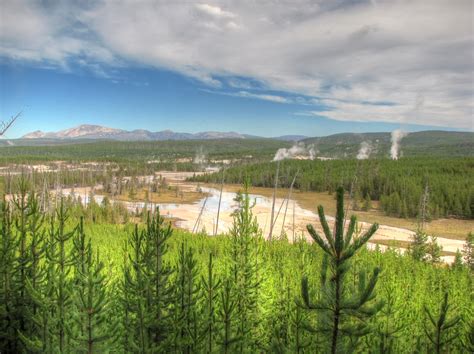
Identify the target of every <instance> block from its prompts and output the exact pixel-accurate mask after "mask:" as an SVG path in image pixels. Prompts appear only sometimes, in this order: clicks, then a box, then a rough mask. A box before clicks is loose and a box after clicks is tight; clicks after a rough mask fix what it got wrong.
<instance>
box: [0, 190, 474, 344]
mask: <svg viewBox="0 0 474 354" xmlns="http://www.w3.org/2000/svg"><path fill="white" fill-rule="evenodd" d="M19 189H20V191H21V192H20V194H19V195H18V196H17V197H16V198H15V199H14V200H13V202H10V203H9V202H6V201H5V200H3V201H2V203H1V205H0V226H1V227H0V233H1V237H2V242H1V244H0V276H1V279H2V287H1V288H0V351H1V352H2V353H23V352H41V353H56V352H60V353H78V352H86V353H104V352H114V353H131V352H134V353H158V352H176V353H197V352H198V353H214V352H219V353H221V352H224V353H250V352H252V353H254V352H277V353H284V352H292V353H327V352H332V353H347V352H353V351H355V352H372V351H376V352H383V353H413V352H422V353H433V352H438V353H444V352H449V353H468V352H472V350H473V348H474V338H473V336H472V333H473V330H474V327H473V326H474V324H473V322H472V316H473V307H472V304H473V302H472V296H471V292H472V273H471V270H470V269H469V265H470V266H471V267H472V259H473V258H472V257H473V256H472V251H473V245H472V237H471V241H470V243H469V244H466V248H465V251H466V252H465V258H464V260H462V259H461V258H458V260H457V262H456V263H455V265H454V266H453V267H451V268H448V267H443V266H436V265H432V264H429V263H426V262H421V261H416V260H414V257H410V256H403V255H400V254H399V253H398V252H395V251H390V250H389V251H386V252H384V253H382V252H380V251H378V250H376V251H367V250H366V249H365V247H364V245H365V243H366V242H367V241H368V240H369V239H370V237H371V236H372V234H373V232H374V231H376V229H377V225H374V226H373V227H372V228H371V230H369V231H368V232H367V233H365V234H363V235H360V234H359V233H358V231H357V227H356V220H355V219H351V221H350V225H349V228H348V231H347V233H345V232H344V229H343V228H342V225H343V223H344V205H343V198H342V193H343V191H342V190H339V191H338V213H337V215H338V219H337V221H336V226H335V230H334V233H333V232H332V231H330V230H329V227H328V226H327V225H326V224H325V221H324V220H325V218H324V211H323V210H322V209H320V211H319V213H320V218H321V220H322V223H323V227H324V229H325V233H324V235H319V234H317V233H316V232H315V231H314V229H312V227H308V230H309V231H310V233H311V235H312V237H313V239H314V241H315V242H314V243H307V242H305V241H303V240H300V241H298V242H296V243H295V244H289V243H288V241H287V240H286V239H284V238H282V239H274V240H272V241H264V240H263V238H262V235H261V231H260V229H259V225H257V224H255V221H254V219H253V215H252V208H251V203H250V199H249V198H248V196H247V195H246V194H245V193H243V194H239V198H238V199H237V201H238V203H239V207H238V209H237V210H236V212H235V217H234V223H233V227H232V229H231V231H230V233H229V235H225V236H216V237H208V236H207V235H204V234H200V235H199V234H198V235H191V234H189V233H185V232H180V231H176V230H173V229H171V228H170V226H169V225H168V224H167V222H165V221H164V220H163V219H162V218H161V217H160V216H159V215H148V216H147V215H142V219H143V220H146V222H145V223H140V224H138V225H131V224H125V225H112V224H108V223H107V222H108V221H107V220H108V219H107V218H106V219H102V221H100V223H98V220H96V222H93V221H92V220H94V219H90V218H89V215H90V214H89V210H87V209H81V207H80V206H79V205H75V204H74V203H73V202H72V201H71V200H70V199H69V200H62V202H61V203H59V204H58V208H57V209H56V210H43V209H42V207H41V205H42V204H41V202H40V200H39V199H38V197H37V196H36V195H35V194H33V193H31V192H28V190H29V187H28V185H27V184H26V183H24V181H23V182H22V185H21V186H20V188H19ZM96 213H97V210H96V211H95V213H94V214H96ZM323 240H324V241H323ZM468 262H470V263H468Z"/></svg>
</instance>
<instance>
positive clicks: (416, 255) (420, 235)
mask: <svg viewBox="0 0 474 354" xmlns="http://www.w3.org/2000/svg"><path fill="white" fill-rule="evenodd" d="M408 251H409V253H410V255H411V256H412V257H413V259H414V260H416V261H425V260H426V259H427V253H428V235H427V234H426V232H424V231H423V230H422V229H418V230H417V231H416V232H415V233H414V234H413V240H412V242H411V244H410V248H409V250H408Z"/></svg>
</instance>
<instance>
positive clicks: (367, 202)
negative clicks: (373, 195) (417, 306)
mask: <svg viewBox="0 0 474 354" xmlns="http://www.w3.org/2000/svg"><path fill="white" fill-rule="evenodd" d="M371 209H372V200H370V195H369V194H368V193H367V194H366V195H365V199H364V204H363V206H362V210H363V211H370V210H371Z"/></svg>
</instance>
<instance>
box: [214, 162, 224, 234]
mask: <svg viewBox="0 0 474 354" xmlns="http://www.w3.org/2000/svg"><path fill="white" fill-rule="evenodd" d="M224 173H225V168H222V180H221V190H220V192H219V204H218V205H217V219H216V228H215V230H214V236H216V235H217V232H218V230H219V216H220V213H221V201H222V191H223V189H224Z"/></svg>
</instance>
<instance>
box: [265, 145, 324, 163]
mask: <svg viewBox="0 0 474 354" xmlns="http://www.w3.org/2000/svg"><path fill="white" fill-rule="evenodd" d="M315 157H316V151H315V150H314V146H313V145H309V146H308V147H306V146H305V144H304V143H296V144H295V145H293V146H292V147H291V148H289V149H286V148H281V149H278V150H277V152H276V154H275V157H274V158H273V161H281V160H285V159H294V158H307V159H310V160H313V159H314V158H315Z"/></svg>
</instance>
